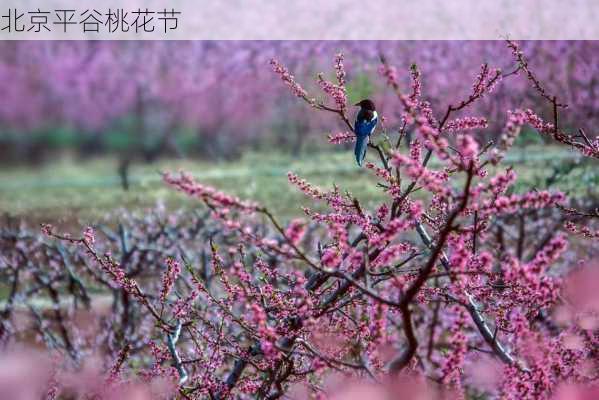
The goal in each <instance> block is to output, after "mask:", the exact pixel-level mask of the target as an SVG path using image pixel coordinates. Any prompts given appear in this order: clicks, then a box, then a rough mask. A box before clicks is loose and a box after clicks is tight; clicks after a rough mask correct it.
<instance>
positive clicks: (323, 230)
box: [42, 42, 599, 399]
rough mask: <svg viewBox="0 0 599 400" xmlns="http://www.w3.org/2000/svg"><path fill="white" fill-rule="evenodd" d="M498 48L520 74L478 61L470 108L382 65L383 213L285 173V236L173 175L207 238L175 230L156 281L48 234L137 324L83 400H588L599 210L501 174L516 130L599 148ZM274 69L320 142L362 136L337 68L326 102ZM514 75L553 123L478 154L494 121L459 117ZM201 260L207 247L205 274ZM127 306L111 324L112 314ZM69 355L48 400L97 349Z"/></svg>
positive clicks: (169, 178)
mask: <svg viewBox="0 0 599 400" xmlns="http://www.w3.org/2000/svg"><path fill="white" fill-rule="evenodd" d="M508 47H509V48H510V49H511V51H512V53H513V55H514V58H515V61H516V67H515V69H514V70H513V71H506V72H504V71H500V70H498V69H493V68H491V67H490V66H488V65H486V64H485V65H482V67H481V70H480V74H479V75H478V76H476V77H475V78H474V83H473V85H472V89H471V92H470V94H469V95H468V96H467V97H466V98H465V99H464V100H462V101H460V102H457V103H455V104H450V105H448V106H447V108H446V109H445V110H443V112H442V113H440V114H439V113H438V111H437V110H433V109H431V106H430V104H429V103H428V102H427V101H426V100H425V99H424V98H423V96H422V94H421V85H422V84H421V75H420V72H419V70H418V67H417V66H416V65H414V66H413V67H412V68H411V70H410V71H407V73H409V74H410V76H411V79H412V85H411V88H410V90H408V91H406V92H404V91H403V89H402V88H401V87H400V84H399V83H398V77H397V74H398V72H397V71H396V69H395V68H393V67H392V66H390V65H388V63H387V62H386V60H385V58H384V57H381V69H380V72H381V75H382V76H383V77H384V79H385V80H386V82H387V84H388V86H389V88H390V90H392V91H393V92H394V93H395V94H396V95H397V99H398V104H399V107H400V108H401V110H402V111H401V112H402V118H401V123H400V125H399V126H398V127H395V128H393V129H391V128H390V127H387V126H385V124H384V116H383V127H382V129H381V133H377V134H375V135H374V136H373V138H372V143H371V144H370V145H369V146H370V151H369V154H368V156H367V160H369V162H367V163H366V164H365V165H366V168H367V170H368V172H369V173H370V174H371V175H372V182H373V185H376V188H377V189H378V190H380V192H381V193H382V196H383V199H384V200H382V201H381V202H380V203H379V204H377V205H375V206H371V205H369V204H365V203H364V202H363V201H361V200H360V198H358V197H356V196H354V195H352V194H351V193H349V192H346V191H343V189H342V188H339V187H336V186H335V187H333V189H331V190H324V189H321V188H318V187H315V186H313V185H312V184H310V183H309V182H307V181H306V180H304V179H302V178H301V177H300V176H298V175H296V174H295V173H292V172H290V173H289V175H288V178H289V182H290V183H291V185H293V186H295V187H297V189H299V190H300V191H302V192H303V193H305V194H306V196H308V197H309V198H310V199H312V200H313V202H314V203H315V205H314V207H309V208H304V210H303V211H304V213H305V218H304V219H295V220H292V221H291V222H289V223H287V224H284V223H282V222H281V221H280V220H279V219H277V217H276V216H275V215H273V213H272V212H271V211H270V210H269V209H268V208H266V207H263V206H261V205H259V204H255V203H253V202H250V201H244V200H241V199H239V198H236V197H234V196H230V195H227V194H225V193H222V192H220V191H218V190H216V189H214V188H211V187H208V186H205V185H203V184H201V183H199V182H197V181H195V180H194V179H193V178H192V177H191V176H189V175H187V174H184V173H182V174H174V175H173V174H165V175H164V181H165V182H166V183H167V184H168V185H170V186H172V187H173V188H175V189H177V190H179V191H181V192H183V193H185V194H186V195H188V196H189V197H191V198H194V199H197V200H199V201H201V202H202V203H203V204H204V205H205V206H206V207H207V209H208V210H209V217H207V221H209V222H206V223H207V224H208V223H209V224H212V226H213V228H212V229H211V230H210V231H209V232H204V234H203V235H201V236H199V237H198V239H197V240H195V241H194V242H193V245H190V244H189V240H188V238H187V239H186V237H184V236H181V237H180V236H178V235H179V234H180V233H178V232H177V231H174V232H172V235H170V236H167V239H164V240H168V241H169V243H170V245H169V246H170V247H169V248H170V249H171V250H170V251H169V252H168V253H167V254H168V256H169V258H168V261H165V263H164V271H163V272H162V278H161V279H160V283H159V284H157V283H156V280H155V279H154V280H152V279H149V278H147V277H146V278H144V276H143V274H142V275H139V274H138V275H137V276H136V275H135V274H132V273H131V270H130V267H129V265H128V264H130V263H131V262H132V261H131V258H130V257H131V255H129V256H126V254H127V251H131V248H129V250H127V249H126V248H124V249H121V250H118V249H116V250H115V249H113V250H112V251H116V252H117V253H118V252H119V251H121V253H124V254H113V253H105V254H103V251H105V250H106V246H105V245H103V244H102V243H100V240H98V239H97V238H96V235H95V233H94V231H93V230H91V229H89V230H87V231H86V232H85V235H84V236H83V237H82V238H72V237H69V236H65V235H61V234H59V233H57V232H55V229H53V228H52V227H49V226H46V227H45V228H44V230H45V233H46V234H47V235H49V236H50V237H52V238H54V239H58V240H59V242H60V243H63V242H65V241H66V242H67V243H69V244H70V245H75V246H74V247H77V248H78V249H80V251H81V253H82V257H84V258H86V259H87V260H91V261H93V263H94V264H95V265H96V266H97V267H99V270H98V269H97V268H96V269H95V271H94V272H93V273H94V274H97V275H101V277H100V276H98V277H96V279H102V280H104V281H108V282H107V284H108V285H109V286H110V287H112V288H113V289H115V290H117V291H118V293H121V294H122V295H123V296H125V297H124V298H127V300H128V301H130V302H133V303H135V310H137V311H136V312H137V313H138V314H137V315H136V316H135V319H136V320H137V322H136V323H135V325H127V324H131V322H127V321H124V320H122V319H118V318H115V324H117V325H118V326H119V327H120V328H119V331H120V332H121V336H120V337H119V340H118V341H114V340H113V341H105V342H104V343H109V342H110V343H112V344H113V345H112V346H105V348H103V349H102V350H103V351H105V352H106V353H108V354H109V355H110V357H108V360H109V361H106V362H105V367H104V368H105V371H107V372H106V374H105V378H103V379H104V380H103V381H102V382H103V384H102V385H97V386H94V387H91V386H90V387H88V392H87V395H90V396H98V397H104V398H121V397H123V396H129V397H131V396H132V393H136V394H138V395H140V396H146V397H152V396H158V394H156V393H157V392H156V390H155V387H156V385H154V384H155V383H156V382H157V381H159V380H160V381H161V382H168V385H167V384H163V385H162V386H161V387H163V388H164V387H167V386H168V388H169V389H170V390H172V392H171V395H172V396H175V397H180V398H186V399H200V398H207V399H227V398H260V399H277V398H294V399H296V398H297V399H301V398H319V399H325V398H334V399H350V398H369V399H397V398H406V399H416V398H418V399H429V398H431V399H432V398H447V399H454V398H501V399H573V398H580V399H583V398H584V399H586V398H589V399H590V398H593V393H594V396H597V384H598V383H599V382H598V369H597V368H598V362H599V356H598V354H597V348H598V344H599V319H598V318H599V315H598V313H599V308H598V304H599V297H598V295H597V290H596V286H597V284H596V282H597V278H598V275H597V271H596V268H597V266H596V265H595V266H594V267H593V265H592V262H591V259H592V257H593V256H596V255H597V254H596V253H597V249H596V248H594V247H593V243H595V244H596V239H597V237H599V231H596V226H595V222H596V220H597V218H598V217H599V215H598V214H597V211H596V210H595V209H594V207H596V204H593V203H592V202H591V203H589V202H580V201H578V202H575V201H570V200H569V199H568V198H567V197H566V195H565V194H564V193H561V192H558V191H552V190H550V189H549V190H545V189H533V190H530V191H525V192H520V191H519V192H516V191H515V190H514V188H513V186H514V183H515V182H516V180H517V176H516V172H515V171H514V170H513V169H512V168H510V167H507V168H506V167H503V162H504V156H505V154H506V152H508V151H509V149H510V147H511V145H512V144H513V143H514V140H515V139H516V137H517V136H518V134H519V132H520V130H521V129H522V127H523V126H524V125H529V126H531V127H533V128H534V129H536V130H537V131H538V132H539V133H541V134H543V135H547V136H549V137H551V138H553V139H554V140H555V141H557V142H559V143H562V144H564V145H567V146H569V147H571V148H572V151H575V152H578V153H580V155H581V156H584V157H590V158H599V139H598V138H594V139H593V138H591V137H589V136H588V135H587V134H586V133H585V131H584V130H580V131H578V132H577V133H576V134H571V133H568V132H566V131H565V130H564V129H563V128H562V127H560V125H559V118H558V117H559V113H561V112H562V109H563V108H565V107H566V105H565V104H562V103H560V101H559V99H558V97H556V96H555V95H553V94H550V93H548V92H547V91H546V90H545V89H544V86H543V83H542V82H540V81H539V80H538V79H537V78H536V76H535V74H534V72H533V71H531V70H530V69H529V67H528V63H527V60H526V58H525V56H524V55H523V54H522V52H521V51H520V49H519V47H518V45H517V44H516V43H513V42H508ZM271 64H272V67H273V70H274V71H275V73H276V74H278V76H279V77H280V78H281V79H282V80H283V82H284V83H285V84H286V85H287V86H288V87H289V88H290V89H291V92H292V93H293V94H294V95H295V96H297V97H298V98H300V99H301V100H303V101H305V102H306V103H307V104H308V106H309V107H310V108H311V109H313V110H314V112H325V113H330V115H331V116H332V118H338V119H339V121H340V123H341V124H343V125H344V126H345V127H346V128H347V131H346V132H341V133H338V134H333V135H331V136H330V142H331V143H333V144H343V143H346V142H351V141H353V140H354V137H355V135H354V134H353V125H352V123H351V122H350V117H349V114H348V107H347V94H346V87H345V84H346V79H347V76H346V71H345V68H344V64H343V56H342V55H338V56H337V57H336V59H335V63H334V69H335V79H334V81H329V80H327V78H326V77H325V75H319V76H318V83H319V85H320V87H321V88H322V89H323V91H324V93H325V98H323V99H318V98H316V97H312V96H311V95H310V94H309V93H308V92H307V91H306V90H304V89H303V88H302V86H301V85H300V84H299V83H298V82H296V81H295V78H294V77H293V75H292V74H291V73H290V72H289V71H288V70H287V69H286V68H285V67H284V66H283V65H282V64H281V63H280V62H278V61H276V60H272V62H271ZM519 76H520V77H523V79H527V80H528V81H530V83H531V90H532V91H534V92H535V93H537V94H538V95H539V96H542V97H543V98H544V99H545V100H546V101H547V105H548V107H549V108H550V109H551V110H552V112H553V115H554V118H553V121H551V122H545V121H544V120H542V119H541V118H540V117H538V116H537V114H535V113H534V112H533V111H531V110H518V109H515V110H512V111H509V112H508V113H507V115H506V123H505V129H504V131H503V132H502V134H501V136H500V137H499V140H498V141H497V142H496V143H481V142H480V141H479V140H477V136H476V132H478V131H480V130H483V129H485V128H486V126H487V120H486V119H485V118H483V117H480V116H472V115H468V114H467V112H468V109H469V107H470V106H471V105H472V104H475V103H476V102H478V101H480V100H481V99H482V98H484V97H486V96H491V95H492V91H493V88H494V87H495V86H496V85H498V84H500V82H501V80H502V79H516V78H517V77H519ZM407 132H411V133H412V135H411V137H412V138H413V140H412V141H411V142H409V143H408V142H406V141H407V139H406V134H407ZM214 227H217V228H214ZM164 229H168V228H164ZM196 232H197V231H196ZM148 234H149V232H148ZM152 243H156V242H152ZM179 243H181V245H180V246H179V245H178V244H179ZM183 243H185V245H183ZM160 246H161V245H160V244H154V245H152V246H150V247H149V249H150V250H148V251H149V252H150V253H151V252H152V250H151V249H154V250H155V249H156V248H159V247H160ZM199 251H205V252H206V253H207V254H206V260H207V264H206V265H204V266H203V267H201V265H200V264H201V263H200V261H199V258H198V256H197V253H198V252H199ZM144 254H145V253H144ZM194 254H196V255H194ZM163 256H165V254H163V253H160V252H158V253H156V257H162V258H160V259H161V260H162V259H164V257H163ZM127 257H129V258H127ZM138 257H139V256H135V257H134V260H137V261H139V258H138ZM144 257H145V256H144ZM154 260H156V258H154ZM87 268H89V266H88V267H87ZM139 268H142V269H143V262H142V265H141V266H140V267H139ZM593 268H595V269H593ZM149 276H150V277H151V276H155V274H154V275H151V274H150V275H149ZM42 283H44V284H45V285H48V284H50V287H51V281H43V282H42ZM118 304H119V305H118V306H114V308H113V311H114V312H115V313H122V312H123V305H122V304H123V303H122V302H121V303H118ZM129 310H131V308H130V309H129ZM128 312H129V313H130V311H128ZM127 315H132V314H127ZM64 318H69V316H68V315H65V316H64ZM131 318H132V317H131ZM54 323H56V321H54ZM50 325H52V324H50ZM127 326H128V327H129V328H128V329H130V330H129V331H125V330H123V329H124V328H123V327H127ZM133 327H134V328H135V329H132V328H133ZM121 328H123V329H121ZM67 329H68V327H66V328H65V331H64V332H63V334H62V339H61V337H60V335H57V337H54V341H55V342H56V343H55V345H54V349H55V350H56V351H57V352H58V353H61V349H64V348H65V345H67V343H66V342H65V340H64V338H65V337H67V338H68V337H71V338H73V337H76V333H70V332H66V330H67ZM65 332H66V333H65ZM69 335H71V336H69ZM134 338H135V340H134ZM45 340H49V339H47V338H46V339H45ZM70 343H71V344H69V346H70V348H69V349H68V350H69V352H70V353H72V354H76V355H77V356H74V357H71V360H62V361H54V362H55V363H57V364H58V365H62V366H63V368H62V369H57V370H56V371H58V372H56V371H55V372H54V373H53V374H51V376H50V377H49V378H48V380H47V382H49V383H48V385H47V386H46V387H49V388H50V389H49V390H48V389H45V390H48V392H47V393H48V396H49V397H50V398H56V397H57V396H58V397H60V396H61V393H68V390H69V385H70V383H69V381H68V380H66V379H61V376H67V375H68V374H67V372H66V371H73V370H75V371H76V370H77V368H76V366H77V365H79V363H81V361H80V360H81V357H82V356H83V355H85V354H89V353H90V352H91V350H90V349H89V347H88V348H87V350H83V348H84V347H85V346H84V344H83V343H77V341H76V340H75V339H71V340H70ZM115 343H119V346H115V345H114V344H115ZM132 349H136V350H135V351H132ZM95 350H96V351H99V350H100V349H98V348H96V349H95ZM55 359H56V356H55ZM61 371H62V372H61ZM69 376H70V375H69ZM150 383H151V384H150ZM153 390H154V391H153ZM593 390H594V392H593ZM161 395H164V393H162V394H161ZM119 396H120V397H119ZM577 396H578V397H577ZM584 396H589V397H584Z"/></svg>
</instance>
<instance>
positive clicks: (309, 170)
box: [0, 147, 599, 223]
mask: <svg viewBox="0 0 599 400" xmlns="http://www.w3.org/2000/svg"><path fill="white" fill-rule="evenodd" d="M373 156H374V155H373ZM573 156H574V155H573V153H571V152H570V151H568V150H567V149H566V150H564V149H557V148H553V147H527V148H526V149H522V150H516V151H514V152H512V153H511V155H510V158H509V159H508V164H512V165H514V168H515V169H516V171H517V172H518V173H519V175H520V177H521V178H522V179H523V182H524V184H526V185H534V186H537V187H542V186H543V180H544V179H545V178H546V177H547V176H549V175H551V174H552V173H553V170H554V169H553V168H554V166H563V165H565V163H567V162H569V160H571V159H572V158H573ZM116 165H117V163H116V160H113V159H95V160H91V161H86V162H83V163H82V162H75V161H74V160H73V159H71V158H64V159H61V160H59V161H56V162H54V163H51V164H47V165H44V166H42V167H38V168H31V167H30V168H23V167H21V168H4V169H2V170H1V171H0V211H1V212H2V213H8V214H9V215H13V216H17V217H23V218H25V219H27V220H29V221H31V222H34V223H37V222H52V223H54V222H61V221H62V222H65V221H72V222H83V223H91V222H93V221H94V220H97V219H98V218H100V217H101V216H103V215H105V214H106V213H107V212H110V211H113V210H115V209H117V208H120V207H125V208H128V209H144V208H147V207H151V206H153V205H155V204H157V202H164V203H165V204H166V205H167V206H168V207H172V208H178V207H194V206H195V204H197V203H195V201H194V200H191V199H189V198H186V197H185V196H184V195H182V194H180V193H177V192H175V191H173V190H172V189H169V188H168V187H166V186H165V185H164V184H163V183H162V181H161V177H160V174H159V171H177V170H179V169H183V170H185V171H188V172H190V173H192V174H193V175H194V176H196V177H197V178H198V179H200V180H201V181H203V182H205V183H207V184H211V185H213V186H216V187H217V188H218V189H221V190H223V191H227V192H230V193H234V194H236V195H238V196H240V197H242V198H248V199H253V200H256V201H258V202H260V203H262V204H265V205H267V206H269V207H270V208H272V209H273V210H275V211H276V212H277V213H279V214H280V215H282V216H283V217H285V218H288V217H291V216H293V215H297V214H299V213H301V206H302V205H305V204H307V202H306V200H305V199H304V196H303V195H302V194H301V193H299V192H298V191H297V190H296V189H295V188H293V187H290V186H289V185H288V184H287V172H288V171H293V172H296V173H298V174H299V175H300V176H302V177H305V178H307V179H308V180H309V181H310V182H312V183H314V184H316V185H319V186H321V187H323V188H331V187H332V185H333V184H337V185H338V186H339V187H341V188H342V189H343V190H346V189H347V190H349V191H351V192H352V193H354V194H355V195H357V196H358V197H359V198H360V199H361V200H362V202H363V203H364V204H368V203H369V202H372V201H375V200H376V199H377V198H378V197H379V196H380V193H379V192H378V190H377V187H376V186H375V185H374V184H373V182H374V180H373V178H372V176H371V174H368V173H367V172H366V171H365V170H364V169H360V168H358V167H357V166H356V165H355V163H354V161H353V154H352V153H351V152H349V151H348V152H340V153H322V154H316V155H303V156H301V157H298V158H292V157H289V156H286V155H281V154H248V155H246V156H245V157H244V158H242V159H240V160H237V161H233V162H220V163H213V162H205V161H192V160H163V161H160V162H158V163H155V164H151V165H147V164H133V166H132V168H131V181H132V185H131V188H130V190H129V191H128V192H125V191H123V190H122V189H121V187H120V180H119V178H118V175H117V173H116ZM598 182H599V171H598V169H597V164H588V165H585V166H584V167H582V168H578V169H577V170H576V171H575V172H574V173H573V174H571V175H568V176H567V177H565V179H562V180H561V181H560V182H558V184H557V185H558V187H560V188H561V189H563V190H568V191H571V192H573V193H574V194H578V195H584V194H585V192H586V191H588V190H593V186H594V185H596V184H597V183H598Z"/></svg>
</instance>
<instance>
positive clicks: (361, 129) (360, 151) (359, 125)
mask: <svg viewBox="0 0 599 400" xmlns="http://www.w3.org/2000/svg"><path fill="white" fill-rule="evenodd" d="M377 121H378V118H376V117H375V118H373V119H372V120H370V121H368V120H364V119H360V118H357V119H356V123H355V125H354V129H355V133H356V147H355V148H354V153H355V155H356V162H357V163H358V165H359V166H362V162H363V161H364V158H365V157H366V149H367V148H368V142H369V140H370V135H371V134H372V132H374V128H376V123H377Z"/></svg>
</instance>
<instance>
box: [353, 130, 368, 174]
mask: <svg viewBox="0 0 599 400" xmlns="http://www.w3.org/2000/svg"><path fill="white" fill-rule="evenodd" d="M369 139H370V138H369V137H368V135H364V136H358V137H357V138H356V147H355V148H354V153H355V155H356V162H357V163H358V165H359V166H360V167H361V166H362V163H363V162H364V158H365V157H366V149H367V148H368V140H369Z"/></svg>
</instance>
